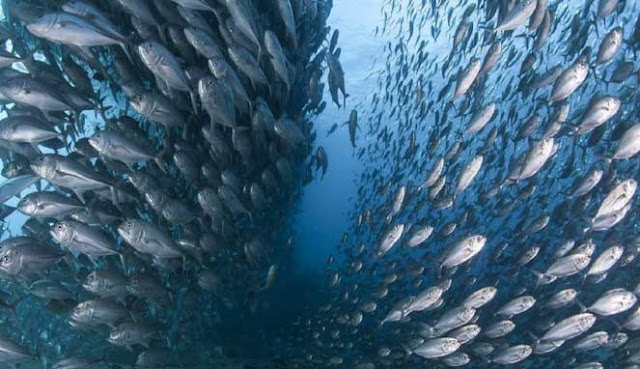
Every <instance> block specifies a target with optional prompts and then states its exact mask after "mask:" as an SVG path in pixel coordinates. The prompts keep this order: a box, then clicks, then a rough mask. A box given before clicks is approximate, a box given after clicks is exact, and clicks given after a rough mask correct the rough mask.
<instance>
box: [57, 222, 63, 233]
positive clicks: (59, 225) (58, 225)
mask: <svg viewBox="0 0 640 369" xmlns="http://www.w3.org/2000/svg"><path fill="white" fill-rule="evenodd" d="M56 229H57V230H59V231H61V230H62V224H60V223H58V224H56Z"/></svg>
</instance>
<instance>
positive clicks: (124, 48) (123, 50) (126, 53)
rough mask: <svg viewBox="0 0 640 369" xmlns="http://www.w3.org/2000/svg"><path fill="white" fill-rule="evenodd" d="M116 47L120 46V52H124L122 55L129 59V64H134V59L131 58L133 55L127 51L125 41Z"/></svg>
mask: <svg viewBox="0 0 640 369" xmlns="http://www.w3.org/2000/svg"><path fill="white" fill-rule="evenodd" d="M118 46H120V48H121V49H122V52H124V55H126V57H127V59H129V62H130V63H131V64H134V63H135V62H134V60H135V59H134V58H133V55H131V51H130V50H129V45H127V42H126V41H123V42H120V43H119V44H118ZM134 65H135V64H134ZM107 76H108V75H107Z"/></svg>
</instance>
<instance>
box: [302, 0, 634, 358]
mask: <svg viewBox="0 0 640 369" xmlns="http://www.w3.org/2000/svg"><path fill="white" fill-rule="evenodd" d="M639 12H640V6H639V4H638V2H635V1H619V0H579V1H553V0H549V1H547V0H477V1H476V0H473V1H442V0H388V1H385V2H384V5H383V8H382V10H381V16H382V23H381V24H380V25H379V26H378V27H377V28H376V30H375V32H376V34H377V36H378V37H379V38H380V39H381V40H388V42H387V43H386V44H385V47H384V49H385V52H384V55H385V60H384V61H383V63H384V64H383V65H382V68H381V70H380V71H379V73H377V74H376V75H377V76H378V89H377V91H375V93H373V94H372V95H371V96H369V97H368V98H367V101H366V103H364V104H363V106H364V108H363V109H360V111H359V112H358V111H356V110H354V111H353V112H352V113H351V116H350V118H349V121H348V124H349V132H350V135H351V143H352V144H353V146H354V147H355V155H356V156H357V157H359V158H361V161H362V165H363V166H364V170H363V172H362V175H361V178H360V180H359V183H360V187H359V199H358V202H357V204H356V208H355V210H354V212H353V224H352V225H351V226H350V229H349V230H348V232H346V233H345V234H344V236H343V239H342V244H341V245H340V250H341V252H340V253H339V254H338V255H336V257H331V258H330V259H329V261H328V265H327V270H328V273H329V287H330V288H332V289H333V290H334V293H333V296H334V298H333V300H332V302H331V303H329V304H327V305H326V306H323V307H322V308H321V309H319V310H318V311H317V312H316V313H314V315H313V316H312V317H311V318H308V317H304V318H303V319H301V320H300V322H299V326H298V328H297V329H298V332H299V334H306V336H307V337H309V338H308V339H309V341H310V342H313V344H311V345H309V348H308V350H309V351H308V355H307V357H306V358H305V359H306V360H308V361H309V362H312V363H315V364H316V365H319V364H326V365H335V366H340V365H342V366H344V367H355V368H361V369H364V368H377V367H398V366H402V367H416V368H418V367H447V366H450V367H456V366H467V367H475V368H480V367H482V368H484V367H497V366H500V365H504V366H513V365H518V366H521V367H528V368H540V367H561V368H581V369H586V368H595V369H598V368H603V367H606V368H639V367H640V354H638V352H640V350H639V348H640V335H639V334H638V333H637V332H638V330H639V329H640V306H639V305H638V304H637V296H638V294H640V288H639V285H638V279H637V275H638V271H639V270H638V260H637V256H638V254H639V253H640V242H639V240H640V238H638V234H637V232H636V230H637V219H638V208H637V200H636V198H637V196H636V188H637V182H636V181H637V180H636V178H637V173H638V169H639V166H638V164H639V162H640V161H639V159H638V156H637V154H638V152H640V135H639V132H640V126H639V125H638V120H637V116H638V102H639V99H638V94H637V90H638V62H637V59H636V52H637V49H638V46H639V45H640V16H639ZM359 119H360V121H359Z"/></svg>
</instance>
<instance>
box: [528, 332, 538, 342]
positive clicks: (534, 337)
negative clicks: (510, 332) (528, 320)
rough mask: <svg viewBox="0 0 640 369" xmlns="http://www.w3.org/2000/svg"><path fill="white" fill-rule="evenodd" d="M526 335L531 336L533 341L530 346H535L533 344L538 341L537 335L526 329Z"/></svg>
mask: <svg viewBox="0 0 640 369" xmlns="http://www.w3.org/2000/svg"><path fill="white" fill-rule="evenodd" d="M527 336H529V337H530V338H531V340H532V341H533V345H532V346H535V345H537V344H539V343H540V338H539V337H538V336H536V335H535V334H533V332H531V331H527Z"/></svg>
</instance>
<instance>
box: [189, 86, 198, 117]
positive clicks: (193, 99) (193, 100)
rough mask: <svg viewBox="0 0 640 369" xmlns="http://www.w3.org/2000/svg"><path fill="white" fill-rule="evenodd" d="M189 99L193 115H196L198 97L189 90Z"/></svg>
mask: <svg viewBox="0 0 640 369" xmlns="http://www.w3.org/2000/svg"><path fill="white" fill-rule="evenodd" d="M189 99H190V100H191V109H192V110H193V114H195V115H198V95H197V94H196V92H195V91H193V90H189Z"/></svg>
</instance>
